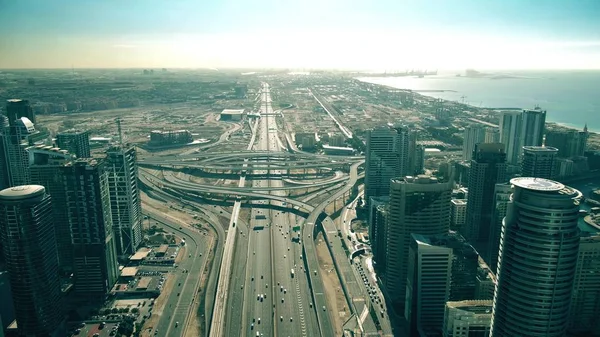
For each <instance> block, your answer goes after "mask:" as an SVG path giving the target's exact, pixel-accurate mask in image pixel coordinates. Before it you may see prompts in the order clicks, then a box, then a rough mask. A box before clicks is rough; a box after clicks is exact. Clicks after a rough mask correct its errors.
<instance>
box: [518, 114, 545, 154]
mask: <svg viewBox="0 0 600 337" xmlns="http://www.w3.org/2000/svg"><path fill="white" fill-rule="evenodd" d="M545 128H546V110H542V109H540V108H539V107H536V108H535V109H532V110H523V125H522V128H521V130H522V131H521V137H522V138H521V146H542V142H543V140H544V130H545Z"/></svg>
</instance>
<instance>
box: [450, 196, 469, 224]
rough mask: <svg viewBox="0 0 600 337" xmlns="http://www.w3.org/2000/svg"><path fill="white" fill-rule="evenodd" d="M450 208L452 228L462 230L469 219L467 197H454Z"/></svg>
mask: <svg viewBox="0 0 600 337" xmlns="http://www.w3.org/2000/svg"><path fill="white" fill-rule="evenodd" d="M450 202H451V203H452V206H451V208H450V229H451V230H453V231H457V230H460V229H462V228H463V227H464V225H465V222H466V221H467V199H452V200H450Z"/></svg>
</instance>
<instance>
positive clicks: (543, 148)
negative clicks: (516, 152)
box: [523, 146, 558, 152]
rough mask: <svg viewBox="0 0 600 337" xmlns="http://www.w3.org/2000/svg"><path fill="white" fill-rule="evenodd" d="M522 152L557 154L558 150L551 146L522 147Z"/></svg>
mask: <svg viewBox="0 0 600 337" xmlns="http://www.w3.org/2000/svg"><path fill="white" fill-rule="evenodd" d="M523 150H527V151H535V152H558V149H557V148H555V147H552V146H523Z"/></svg>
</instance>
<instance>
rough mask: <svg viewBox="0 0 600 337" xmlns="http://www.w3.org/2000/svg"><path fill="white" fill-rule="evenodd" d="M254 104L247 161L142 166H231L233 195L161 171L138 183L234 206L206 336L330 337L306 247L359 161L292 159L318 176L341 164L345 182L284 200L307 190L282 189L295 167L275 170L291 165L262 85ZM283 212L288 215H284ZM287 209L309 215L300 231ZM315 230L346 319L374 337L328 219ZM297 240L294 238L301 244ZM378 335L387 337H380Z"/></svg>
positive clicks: (202, 158) (228, 158) (201, 158)
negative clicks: (229, 199)
mask: <svg viewBox="0 0 600 337" xmlns="http://www.w3.org/2000/svg"><path fill="white" fill-rule="evenodd" d="M260 96H261V101H262V107H261V117H260V118H259V119H258V121H257V122H256V124H255V125H251V128H252V131H253V136H252V140H251V142H250V145H249V147H248V149H247V152H248V153H246V154H243V153H236V152H234V153H220V154H216V155H211V154H191V155H190V154H188V155H186V156H182V157H185V158H175V159H169V160H168V161H166V162H165V161H163V162H162V163H161V159H159V158H152V159H150V158H149V159H148V161H147V162H146V164H148V165H167V166H170V165H179V164H183V165H184V166H190V167H191V166H194V167H196V166H197V167H204V168H207V167H208V168H209V169H213V168H214V167H223V168H226V167H227V165H231V164H233V165H234V166H235V168H236V170H237V169H239V172H240V175H241V179H240V183H239V184H238V186H237V187H233V186H216V185H211V184H200V183H194V182H191V181H189V180H186V179H182V178H181V176H182V174H172V173H169V172H168V171H164V172H163V173H164V175H163V177H162V178H163V179H164V181H160V182H159V181H158V180H159V179H158V178H157V177H156V176H152V175H150V174H148V173H143V172H140V179H141V181H142V182H143V183H144V184H146V185H152V184H154V185H156V186H160V187H164V188H165V189H166V190H169V191H171V192H173V193H181V194H183V195H193V194H198V193H203V195H204V196H206V197H213V196H215V195H221V196H222V195H228V196H235V198H236V203H235V204H236V207H234V210H233V211H232V216H231V221H230V226H229V229H228V232H227V240H226V245H225V250H224V253H223V256H224V258H223V261H222V264H221V266H220V267H221V270H220V273H219V274H218V277H219V284H218V286H217V295H216V297H215V306H214V312H213V320H212V326H211V330H210V335H211V336H235V335H238V334H240V333H241V334H242V335H243V336H256V335H257V334H258V336H261V335H262V336H332V335H333V331H334V329H333V324H334V323H333V321H334V316H333V315H337V314H338V313H333V312H330V311H329V310H328V308H329V305H328V303H327V298H326V296H325V292H324V287H323V279H322V275H320V272H319V268H318V260H317V257H316V248H315V246H314V241H313V240H314V234H315V226H316V225H317V224H318V222H319V219H320V215H321V214H322V213H323V210H324V209H325V207H326V206H327V205H328V204H330V203H331V202H332V201H333V200H335V199H337V198H339V197H342V196H343V195H345V194H346V193H348V192H349V191H350V189H351V188H352V187H353V186H354V185H355V184H356V182H357V180H358V179H359V178H360V177H361V176H362V174H359V173H358V167H359V166H360V165H361V164H362V162H363V161H364V160H363V159H362V158H357V157H348V158H342V159H340V160H336V159H332V158H330V157H328V156H312V158H304V156H308V154H299V155H300V156H301V157H302V160H306V161H307V162H308V163H309V165H315V167H320V168H326V167H327V166H332V165H331V164H339V163H340V162H343V165H344V166H345V170H349V172H350V174H349V176H348V175H346V174H342V173H335V176H329V177H327V178H324V179H323V178H322V179H320V181H316V182H315V183H316V184H315V185H313V186H312V187H314V186H320V187H322V189H321V190H320V191H318V192H315V193H313V194H312V195H308V196H307V197H305V198H303V199H305V200H302V201H301V200H299V199H296V198H292V197H290V196H288V195H287V193H288V191H286V190H287V189H289V188H290V187H297V188H306V187H304V186H302V184H301V183H300V184H296V185H300V186H289V184H288V185H286V186H284V181H283V180H282V177H284V176H286V174H288V173H289V170H290V169H295V168H296V167H297V166H293V165H289V164H288V165H287V166H286V165H281V163H282V159H283V158H286V159H292V158H294V157H293V156H290V154H289V153H286V152H284V151H285V149H284V145H283V144H282V142H281V139H280V138H279V132H280V131H279V130H278V126H277V121H276V118H277V117H276V115H275V114H273V113H272V108H271V98H270V93H269V86H268V85H267V84H264V85H263V88H262V93H261V95H260ZM284 136H288V135H287V134H285V135H284ZM297 155H298V154H297ZM163 159H164V158H163ZM296 159H298V157H296ZM207 165H208V166H207ZM165 168H166V167H165ZM331 172H332V173H333V171H331ZM246 175H248V176H250V175H253V176H254V178H255V179H254V180H252V183H251V186H247V184H246V186H244V183H245V181H244V180H245V176H246ZM183 176H185V174H184V175H183ZM288 176H289V175H288ZM257 177H261V178H260V179H256V178H257ZM288 183H289V182H288ZM293 183H297V182H293ZM325 191H328V193H329V192H333V193H334V194H333V195H331V196H330V197H329V198H328V199H327V200H325V201H322V202H321V203H320V204H319V205H318V206H316V207H314V206H312V205H311V204H309V203H308V200H309V199H311V198H312V197H314V196H315V195H317V194H320V193H325ZM171 192H169V193H171ZM242 197H243V198H244V199H242ZM221 200H222V199H221ZM240 200H243V201H244V202H248V203H250V204H251V205H252V207H251V210H250V218H251V220H250V222H249V223H248V224H246V223H243V222H241V221H236V219H237V215H238V213H239V212H240V208H239V205H240ZM286 208H288V209H290V212H285V211H284V210H285V209H286ZM294 208H295V209H297V210H302V211H303V212H306V213H307V214H309V217H308V219H307V221H306V223H305V224H303V222H302V219H300V218H299V217H298V216H297V215H295V213H297V212H293V211H295V209H294ZM236 222H237V223H236ZM321 224H322V227H323V228H324V232H325V233H324V234H325V239H326V240H325V241H326V242H327V244H328V245H329V248H330V252H332V254H333V255H335V256H334V264H335V267H336V271H337V273H338V275H339V277H340V281H341V283H342V287H343V292H344V294H345V296H346V300H347V303H348V306H349V309H350V313H351V314H353V315H354V316H353V317H354V320H356V322H357V325H358V327H359V329H360V330H362V332H363V333H368V334H370V333H373V332H375V333H376V329H375V324H373V320H372V318H371V316H370V315H365V308H366V306H365V305H364V304H365V299H366V298H365V296H368V295H365V294H363V292H364V289H361V288H360V287H358V286H357V282H356V281H357V280H356V277H354V275H352V267H351V266H350V263H349V261H348V258H347V256H346V254H345V252H344V251H343V249H342V248H341V247H342V246H341V242H342V238H339V237H337V236H338V235H337V229H336V228H335V226H334V225H333V222H332V221H331V219H330V218H329V217H325V219H324V220H322V221H321ZM299 225H301V226H302V231H301V235H300V236H299V234H298V232H296V231H295V230H294V229H297V228H298V226H299ZM296 238H298V239H299V238H301V239H302V240H301V242H298V241H300V240H296ZM307 269H308V270H307ZM358 317H360V318H358ZM384 330H386V329H384ZM169 332H171V331H169ZM384 334H387V332H386V331H384Z"/></svg>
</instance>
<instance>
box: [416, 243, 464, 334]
mask: <svg viewBox="0 0 600 337" xmlns="http://www.w3.org/2000/svg"><path fill="white" fill-rule="evenodd" d="M407 262H408V270H407V280H406V296H407V298H406V308H405V309H404V316H405V319H406V321H407V322H408V323H409V326H410V328H409V333H408V335H409V336H423V335H427V332H429V331H435V330H439V329H440V328H441V327H442V325H443V323H444V306H445V305H446V302H447V301H448V298H449V297H450V274H451V270H452V269H451V268H452V249H451V248H448V247H445V246H444V245H437V244H435V243H432V242H431V241H430V239H429V237H427V236H423V235H418V234H412V238H411V244H410V248H409V252H408V260H407Z"/></svg>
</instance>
